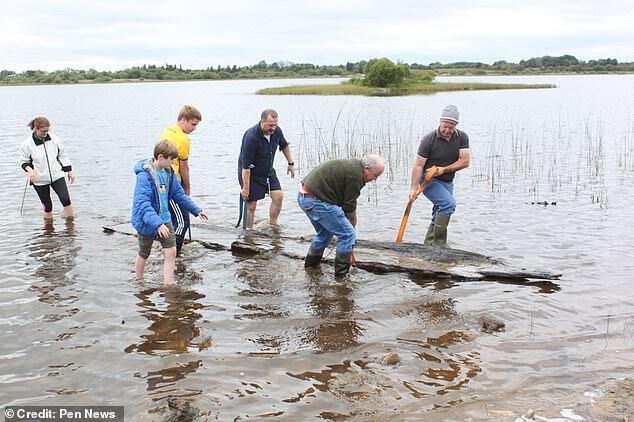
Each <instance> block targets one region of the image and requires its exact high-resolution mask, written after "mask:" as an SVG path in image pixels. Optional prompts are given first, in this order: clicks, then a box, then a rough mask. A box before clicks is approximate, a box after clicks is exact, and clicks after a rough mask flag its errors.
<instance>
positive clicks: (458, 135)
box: [418, 129, 469, 182]
mask: <svg viewBox="0 0 634 422" xmlns="http://www.w3.org/2000/svg"><path fill="white" fill-rule="evenodd" d="M465 148H469V136H467V134H466V133H464V132H463V131H461V130H458V129H456V130H455V131H454V133H453V135H452V136H451V139H450V140H446V139H444V138H441V137H440V133H438V130H434V131H432V132H429V133H428V134H427V135H425V136H423V139H422V140H421V141H420V145H419V146H418V155H420V156H421V157H423V158H427V162H425V168H424V169H423V174H424V171H425V170H427V169H428V168H430V167H431V166H441V167H445V166H448V165H449V164H453V163H455V162H456V161H458V156H459V155H460V150H461V149H465ZM455 175H456V172H450V173H445V174H442V175H440V176H438V179H440V180H442V181H444V182H452V181H453V178H454V176H455Z"/></svg>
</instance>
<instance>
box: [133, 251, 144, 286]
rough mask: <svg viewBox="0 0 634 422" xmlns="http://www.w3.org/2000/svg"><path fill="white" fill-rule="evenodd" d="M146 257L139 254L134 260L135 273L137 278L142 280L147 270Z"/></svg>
mask: <svg viewBox="0 0 634 422" xmlns="http://www.w3.org/2000/svg"><path fill="white" fill-rule="evenodd" d="M145 261H146V259H145V258H142V257H140V256H139V255H137V256H136V259H135V260H134V275H135V276H136V280H137V281H140V280H143V271H144V270H145Z"/></svg>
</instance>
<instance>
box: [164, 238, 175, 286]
mask: <svg viewBox="0 0 634 422" xmlns="http://www.w3.org/2000/svg"><path fill="white" fill-rule="evenodd" d="M163 255H165V260H164V261H163V283H164V284H174V266H175V265H176V246H172V247H171V248H167V249H163Z"/></svg>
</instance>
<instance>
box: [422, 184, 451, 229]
mask: <svg viewBox="0 0 634 422" xmlns="http://www.w3.org/2000/svg"><path fill="white" fill-rule="evenodd" d="M423 195H425V197H426V198H427V199H429V200H430V201H431V202H432V204H434V207H433V208H432V211H431V223H432V224H434V223H435V222H436V216H437V215H438V214H449V215H451V214H453V213H454V212H455V211H456V199H455V198H454V197H453V182H443V181H442V180H438V179H437V178H435V177H434V178H433V179H431V182H429V184H428V185H427V186H426V187H425V189H424V190H423Z"/></svg>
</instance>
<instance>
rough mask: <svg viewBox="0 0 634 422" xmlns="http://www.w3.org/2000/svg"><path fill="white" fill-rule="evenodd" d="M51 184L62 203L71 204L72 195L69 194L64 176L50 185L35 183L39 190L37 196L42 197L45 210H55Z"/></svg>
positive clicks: (64, 204) (36, 188)
mask: <svg viewBox="0 0 634 422" xmlns="http://www.w3.org/2000/svg"><path fill="white" fill-rule="evenodd" d="M51 186H52V187H53V190H54V191H55V193H56V194H57V197H58V198H59V202H61V203H62V205H63V206H65V207H67V206H69V205H70V195H69V194H68V187H66V181H65V180H64V178H63V177H62V178H61V179H57V180H56V181H54V182H53V183H51V184H50V185H44V186H37V185H33V187H34V188H35V192H37V196H39V197H40V201H42V205H44V212H51V211H53V202H52V201H51V188H50V187H51Z"/></svg>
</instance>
